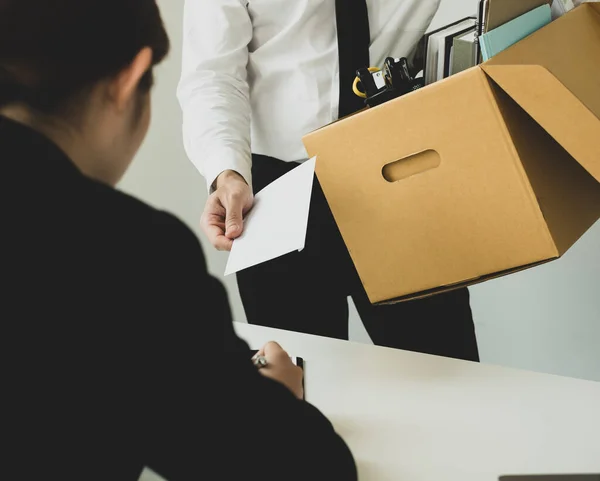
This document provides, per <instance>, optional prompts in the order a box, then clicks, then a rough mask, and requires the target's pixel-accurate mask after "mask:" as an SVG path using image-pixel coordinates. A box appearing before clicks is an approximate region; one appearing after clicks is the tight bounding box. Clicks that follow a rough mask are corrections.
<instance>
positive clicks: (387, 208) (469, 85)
mask: <svg viewBox="0 0 600 481" xmlns="http://www.w3.org/2000/svg"><path fill="white" fill-rule="evenodd" d="M304 143H305V145H306V148H307V150H308V153H309V154H310V155H311V156H314V155H316V156H317V176H318V178H319V181H320V182H321V184H322V186H323V190H324V192H325V195H326V196H327V200H328V202H329V204H330V206H331V209H332V211H333V214H334V216H335V219H336V222H337V223H338V226H339V228H340V230H341V233H342V236H343V237H344V241H345V242H346V245H347V246H348V249H349V251H350V254H351V255H352V259H353V260H354V263H355V264H356V267H357V270H358V272H359V274H360V277H361V280H362V282H363V284H364V286H365V289H366V291H367V294H368V295H369V298H370V300H371V302H373V303H381V302H393V301H401V300H406V299H411V298H416V297H422V296H426V295H432V294H435V293H438V292H443V291H445V290H450V289H454V288H457V287H460V286H466V285H470V284H474V283H477V282H482V281H484V280H487V279H490V278H492V277H497V276H501V275H505V274H509V273H511V272H515V271H517V270H521V269H524V268H527V267H531V266H534V265H537V264H540V263H543V262H547V261H550V260H553V259H556V258H558V257H559V256H561V255H562V254H564V253H565V252H566V250H567V249H568V248H569V247H570V246H571V245H573V243H574V242H575V241H576V240H577V239H578V238H579V237H581V236H582V235H583V233H584V232H585V231H586V230H587V229H589V228H590V227H591V226H592V225H593V224H594V223H595V221H596V220H598V218H599V217H600V184H599V182H600V4H593V3H590V4H584V5H582V6H581V7H579V8H577V9H575V10H573V11H571V12H570V13H568V14H567V15H565V16H563V17H561V18H560V19H558V20H557V21H555V22H553V23H551V24H550V25H548V26H547V27H545V28H543V29H542V30H540V31H538V32H536V33H534V34H533V35H531V36H530V37H528V38H526V39H525V40H523V41H521V42H520V43H518V44H517V45H514V46H513V47H511V48H510V49H508V50H506V51H504V52H503V53H501V54H499V55H497V56H496V57H494V58H493V59H491V60H490V61H488V62H486V63H485V64H483V65H481V66H477V67H474V68H472V69H470V70H467V71H465V72H462V73H460V74H458V75H455V76H453V77H450V78H448V79H446V80H444V81H441V82H438V83H436V84H433V85H430V86H428V87H426V88H424V89H421V90H419V91H417V92H414V93H411V94H409V95H406V96H404V97H401V98H399V99H396V100H394V101H391V102H388V103H386V104H384V105H381V106H379V107H376V108H373V109H369V110H366V111H364V112H362V113H359V114H357V115H354V116H352V117H349V118H347V119H344V120H341V121H339V122H336V123H334V124H331V125H329V126H327V127H325V128H323V129H320V130H318V131H316V132H313V133H311V134H309V135H308V136H306V137H305V139H304Z"/></svg>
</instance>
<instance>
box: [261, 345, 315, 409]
mask: <svg viewBox="0 0 600 481" xmlns="http://www.w3.org/2000/svg"><path fill="white" fill-rule="evenodd" d="M257 355H260V356H264V357H265V358H266V359H267V365H266V366H265V367H263V368H262V369H260V370H259V371H258V372H260V373H261V374H262V375H263V376H265V377H268V378H270V379H273V380H274V381H277V382H279V383H281V384H283V385H284V386H285V387H287V388H288V389H289V390H290V391H292V393H294V395H295V396H296V397H297V398H298V399H302V398H303V396H304V389H303V388H302V375H303V373H302V368H300V367H298V366H296V365H295V364H294V363H293V362H292V360H291V359H290V356H289V355H288V353H287V352H285V351H284V350H283V349H282V347H281V346H280V345H279V344H277V343H276V342H268V343H267V344H266V345H265V346H264V347H263V348H262V349H261V350H260V351H258V354H257Z"/></svg>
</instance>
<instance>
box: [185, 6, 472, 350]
mask: <svg viewBox="0 0 600 481" xmlns="http://www.w3.org/2000/svg"><path fill="white" fill-rule="evenodd" d="M439 3H440V0H186V4H185V19H184V50H183V68H182V70H183V71H182V77H181V82H180V85H179V89H178V97H179V100H180V103H181V105H182V108H183V113H184V125H183V130H184V143H185V147H186V151H187V153H188V155H189V157H190V159H191V160H192V162H193V163H194V165H196V167H197V168H198V170H199V171H200V172H201V173H202V174H203V175H204V177H205V179H206V181H207V187H208V189H209V190H210V191H211V195H210V197H209V199H208V201H207V203H206V207H205V210H204V214H203V216H202V220H201V224H202V228H203V230H204V232H205V233H206V235H207V236H208V238H209V240H210V242H211V243H212V244H213V245H214V246H215V247H216V248H217V249H220V250H229V249H231V245H232V242H233V239H235V238H237V237H239V235H241V233H242V230H243V216H244V214H245V213H246V212H247V211H248V210H249V209H250V208H251V206H252V202H253V192H254V193H256V192H258V191H259V190H260V189H262V188H264V187H265V186H266V185H268V184H269V183H270V182H272V181H273V180H275V179H276V178H278V177H279V176H281V175H283V174H285V173H286V172H288V171H289V170H291V169H292V168H294V167H295V166H297V165H299V163H301V162H303V161H305V160H306V158H307V154H306V151H305V149H304V146H303V144H302V137H303V136H304V135H305V134H307V133H309V132H311V131H313V130H315V129H317V128H319V127H322V126H323V125H326V124H328V123H330V122H332V121H334V120H336V119H337V118H338V117H343V116H345V115H348V114H350V113H353V112H354V111H356V110H358V109H359V108H360V107H361V106H362V104H361V102H360V100H359V99H358V97H356V96H354V95H353V93H352V80H353V78H354V75H355V72H356V70H357V69H358V68H360V67H366V66H369V65H374V66H381V65H383V63H384V60H385V58H386V57H388V56H393V57H408V58H412V56H413V54H414V52H415V49H416V46H417V44H418V42H419V40H420V39H421V38H422V36H423V33H424V32H425V30H426V29H427V27H428V26H429V24H430V22H431V20H432V18H433V16H434V14H435V13H436V11H437V8H438V6H439ZM336 6H337V8H336ZM311 204H312V205H311V216H310V219H309V227H308V233H307V241H306V248H305V249H304V250H303V251H302V252H295V253H292V254H288V255H286V256H283V257H281V258H279V259H275V260H273V261H270V262H267V263H265V264H262V265H260V266H257V267H254V268H251V269H248V270H246V271H243V272H241V273H240V274H238V286H239V289H240V294H241V296H242V301H243V303H244V309H245V311H246V315H247V318H248V321H249V322H250V323H253V324H260V325H265V326H270V327H276V328H281V329H288V330H294V331H300V332H307V333H311V334H317V335H324V336H330V337H336V338H342V339H347V338H348V303H347V298H348V296H349V295H351V296H352V297H353V300H354V303H355V305H356V307H357V309H358V311H359V313H360V315H361V319H362V321H363V323H364V324H365V327H366V329H367V331H368V332H369V334H370V336H371V338H372V339H373V341H374V342H375V343H376V344H378V345H385V346H389V347H396V348H401V349H408V350H413V351H419V352H426V353H431V354H437V355H443V356H449V357H456V358H462V359H468V360H478V359H479V356H478V351H477V342H476V338H475V331H474V326H473V320H472V315H471V309H470V306H469V293H468V291H467V290H466V289H463V290H458V291H455V292H452V293H449V294H443V295H439V296H435V297H432V298H429V299H424V300H418V301H411V302H405V303H401V304H395V305H391V306H373V305H371V304H370V303H369V301H368V299H367V296H366V293H365V292H364V289H363V287H362V284H361V282H360V280H359V277H358V274H357V273H356V270H355V269H354V265H353V263H352V261H351V259H350V256H349V254H348V251H347V249H346V247H345V245H344V243H343V240H342V238H341V236H340V234H339V231H338V229H337V227H336V225H335V222H334V220H333V216H332V214H331V211H330V210H329V207H328V205H327V202H326V200H325V197H324V195H323V193H322V191H321V189H320V186H319V184H318V182H317V181H315V186H314V189H313V199H312V201H311ZM273 222H277V219H273ZM424 222H426V220H425V219H424Z"/></svg>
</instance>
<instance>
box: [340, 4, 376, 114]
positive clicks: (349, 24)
mask: <svg viewBox="0 0 600 481" xmlns="http://www.w3.org/2000/svg"><path fill="white" fill-rule="evenodd" d="M335 11H336V21H337V31H338V50H339V57H340V107H339V116H340V117H345V116H346V115H350V114H353V113H354V112H356V111H357V110H360V109H362V108H363V107H364V106H365V104H364V99H361V98H360V97H357V96H356V95H355V94H354V92H353V91H352V83H353V82H354V79H355V77H356V71H357V70H358V69H359V68H362V67H369V45H370V44H371V33H370V31H369V13H368V11H367V1H366V0H335Z"/></svg>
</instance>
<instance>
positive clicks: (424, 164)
mask: <svg viewBox="0 0 600 481" xmlns="http://www.w3.org/2000/svg"><path fill="white" fill-rule="evenodd" d="M441 163H442V158H441V157H440V154H438V153H437V152H436V151H435V150H431V149H428V150H424V151H423V152H419V153H417V154H412V155H409V156H408V157H404V158H403V159H400V160H396V161H394V162H391V163H389V164H386V165H384V166H383V169H382V174H383V178H384V179H385V180H387V181H388V182H398V181H400V180H403V179H407V178H408V177H412V176H413V175H417V174H422V173H423V172H427V171H428V170H431V169H435V168H437V167H439V166H440V164H441Z"/></svg>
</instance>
